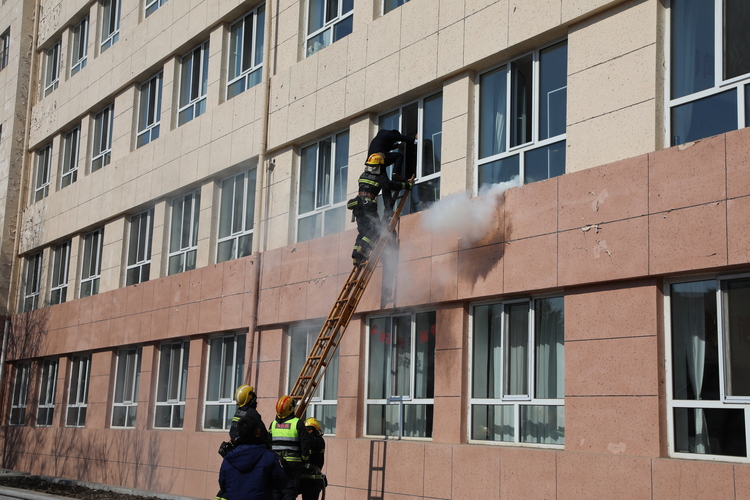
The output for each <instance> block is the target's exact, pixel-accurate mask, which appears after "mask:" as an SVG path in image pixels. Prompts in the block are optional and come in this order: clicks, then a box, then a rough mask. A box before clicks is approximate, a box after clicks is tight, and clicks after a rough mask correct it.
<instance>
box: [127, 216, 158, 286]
mask: <svg viewBox="0 0 750 500" xmlns="http://www.w3.org/2000/svg"><path fill="white" fill-rule="evenodd" d="M153 217H154V211H153V209H151V210H148V211H146V212H143V213H140V214H138V215H134V216H133V217H131V218H130V243H129V244H128V264H127V269H126V271H125V285H126V286H128V285H135V284H137V283H143V282H144V281H148V279H149V275H150V274H151V238H152V236H153V232H154V221H153Z"/></svg>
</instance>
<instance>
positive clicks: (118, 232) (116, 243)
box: [99, 217, 130, 293]
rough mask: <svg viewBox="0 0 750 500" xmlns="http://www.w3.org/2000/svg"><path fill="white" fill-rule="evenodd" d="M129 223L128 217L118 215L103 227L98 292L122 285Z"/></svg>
mask: <svg viewBox="0 0 750 500" xmlns="http://www.w3.org/2000/svg"><path fill="white" fill-rule="evenodd" d="M129 224H130V218H129V217H119V218H117V219H115V220H113V221H110V222H108V223H107V224H106V225H105V227H104V243H103V246H102V272H101V279H100V281H99V293H103V292H108V291H110V290H114V289H115V288H119V287H120V286H121V285H122V283H121V282H122V279H121V278H122V276H124V273H125V259H126V258H127V255H126V254H125V248H126V247H125V241H126V240H125V238H126V231H127V230H128V229H129Z"/></svg>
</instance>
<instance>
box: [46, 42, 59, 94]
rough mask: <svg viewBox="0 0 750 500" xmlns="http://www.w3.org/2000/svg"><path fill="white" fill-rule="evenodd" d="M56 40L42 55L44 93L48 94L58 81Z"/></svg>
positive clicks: (57, 48)
mask: <svg viewBox="0 0 750 500" xmlns="http://www.w3.org/2000/svg"><path fill="white" fill-rule="evenodd" d="M61 46H62V45H61V43H60V42H59V41H58V42H57V43H55V44H54V45H53V46H52V48H51V49H49V50H48V51H47V52H46V53H45V56H44V95H45V97H46V96H48V95H50V94H51V93H52V91H53V90H55V89H56V88H57V85H58V83H60V47H61Z"/></svg>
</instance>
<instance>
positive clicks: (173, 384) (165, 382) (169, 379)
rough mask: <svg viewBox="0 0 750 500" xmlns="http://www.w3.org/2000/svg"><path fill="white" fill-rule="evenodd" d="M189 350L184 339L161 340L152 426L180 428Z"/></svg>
mask: <svg viewBox="0 0 750 500" xmlns="http://www.w3.org/2000/svg"><path fill="white" fill-rule="evenodd" d="M189 354H190V342H187V341H183V342H173V343H171V344H162V346H161V348H160V352H159V380H158V382H157V383H156V408H154V427H158V428H166V429H182V421H183V419H184V418H185V389H186V385H187V375H188V360H189V359H190V356H189Z"/></svg>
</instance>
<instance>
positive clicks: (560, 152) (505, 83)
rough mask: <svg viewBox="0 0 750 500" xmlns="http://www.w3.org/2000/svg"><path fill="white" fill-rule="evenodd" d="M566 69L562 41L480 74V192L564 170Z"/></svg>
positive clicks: (562, 172)
mask: <svg viewBox="0 0 750 500" xmlns="http://www.w3.org/2000/svg"><path fill="white" fill-rule="evenodd" d="M567 68H568V45H567V42H560V43H558V44H556V45H553V46H551V47H547V48H545V49H542V50H539V51H534V52H532V53H531V54H527V55H525V56H523V57H520V58H518V59H516V60H514V61H511V62H510V63H509V64H505V65H503V66H500V67H499V68H496V69H494V70H492V71H489V72H487V73H484V74H482V75H481V76H480V77H479V113H478V116H479V137H478V139H479V141H478V142H479V143H478V148H477V151H478V167H477V186H478V191H480V192H481V190H482V188H483V187H489V186H491V185H492V184H497V183H499V182H507V181H509V180H511V179H513V178H514V177H516V176H518V177H519V179H520V181H521V182H523V183H529V182H536V181H541V180H544V179H549V178H551V177H556V176H558V175H562V174H564V173H565V125H566V114H565V113H566V111H565V110H566V106H567V71H568V70H567ZM508 122H510V123H508Z"/></svg>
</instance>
